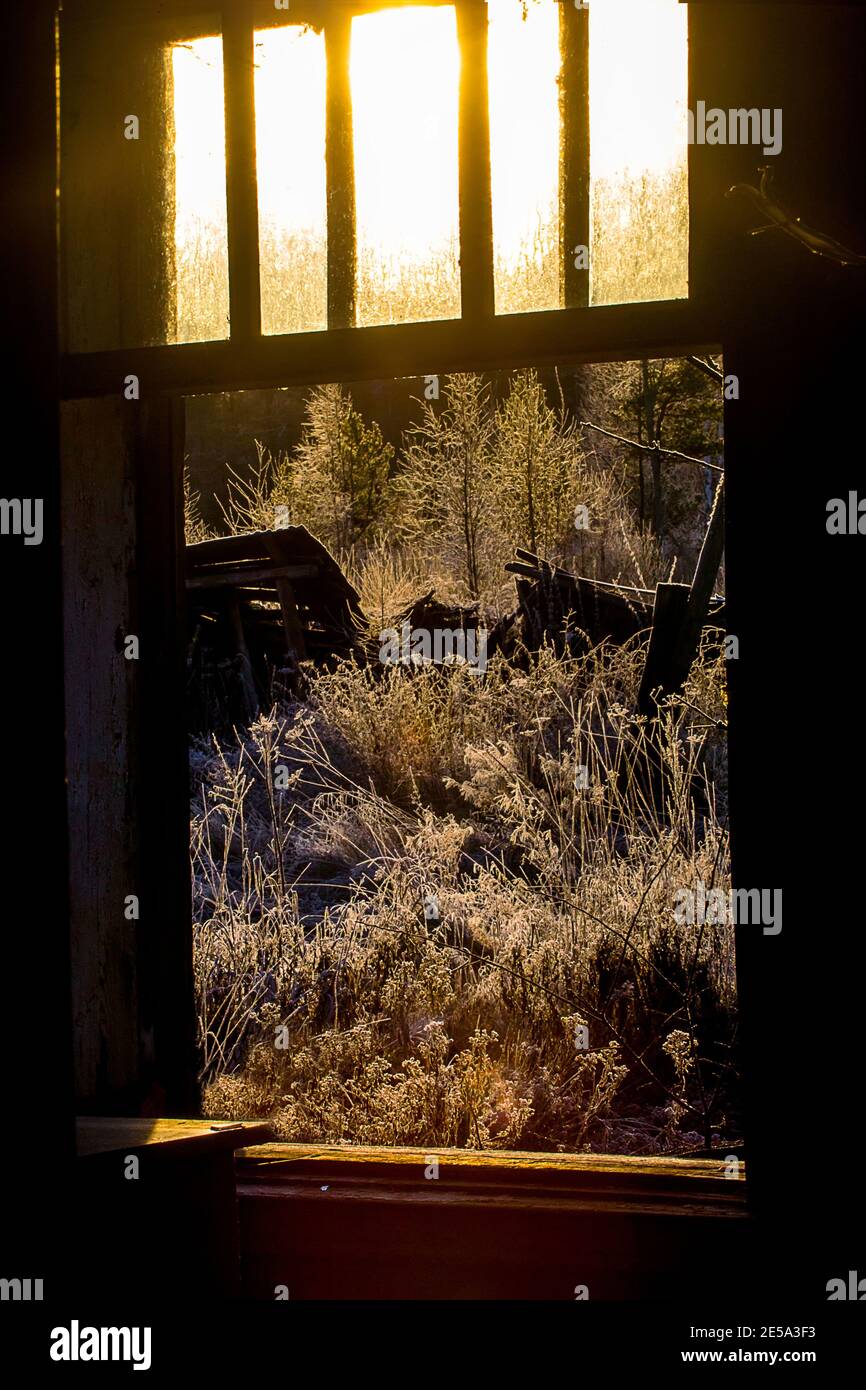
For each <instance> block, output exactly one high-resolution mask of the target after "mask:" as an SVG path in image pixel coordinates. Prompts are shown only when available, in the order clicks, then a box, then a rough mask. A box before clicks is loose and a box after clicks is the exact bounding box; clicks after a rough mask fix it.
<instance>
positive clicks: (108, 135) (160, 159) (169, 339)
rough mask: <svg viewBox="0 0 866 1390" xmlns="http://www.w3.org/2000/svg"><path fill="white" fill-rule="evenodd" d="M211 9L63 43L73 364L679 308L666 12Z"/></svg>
mask: <svg viewBox="0 0 866 1390" xmlns="http://www.w3.org/2000/svg"><path fill="white" fill-rule="evenodd" d="M226 13H227V15H228V16H229V21H228V22H227V24H226V26H225V27H224V30H223V32H222V35H220V24H219V20H218V18H217V17H215V18H214V20H213V22H212V27H208V25H207V24H206V22H205V21H203V20H199V21H197V28H196V29H195V30H193V31H192V32H186V33H183V34H180V35H178V36H177V37H174V38H172V37H171V34H172V26H171V24H170V23H169V22H168V21H164V22H162V23H161V25H159V26H148V27H146V28H142V29H141V31H140V32H134V33H133V32H132V26H133V21H131V20H130V21H128V22H127V21H124V20H118V21H116V25H117V33H116V38H117V41H118V42H122V43H124V44H126V45H127V46H128V47H129V49H130V51H133V52H135V53H136V55H137V61H138V67H137V71H136V75H135V78H134V80H132V81H130V80H129V79H128V78H127V77H126V76H125V75H123V74H124V69H123V67H122V65H120V66H119V67H118V68H117V70H112V71H109V72H107V73H106V72H105V71H103V70H102V69H99V70H98V71H97V70H96V69H94V68H93V66H92V50H91V49H90V48H89V47H88V42H89V39H92V35H89V34H88V31H87V29H86V26H85V28H84V29H83V30H82V31H81V32H79V31H78V30H77V28H76V25H75V23H74V22H72V23H70V25H69V35H70V37H69V38H68V40H67V50H68V56H67V62H66V69H65V72H64V98H65V105H64V108H63V110H64V122H63V137H62V138H63V146H64V149H63V156H64V157H63V161H62V169H63V174H62V177H63V180H64V194H65V197H64V202H63V207H64V226H63V231H64V237H63V246H64V283H65V294H66V336H67V343H68V347H69V349H70V350H71V351H75V352H79V351H81V352H87V351H94V350H96V351H98V350H104V349H111V348H119V347H133V346H138V345H141V346H146V345H151V344H157V343H187V342H202V341H216V340H219V339H222V338H225V337H228V336H232V337H233V338H235V339H237V340H243V341H248V340H249V339H250V338H251V337H252V338H258V337H259V336H261V335H262V334H263V335H265V336H284V335H289V334H303V333H308V332H312V331H319V330H322V329H325V328H327V327H330V328H342V327H360V328H364V327H374V326H378V325H397V324H408V323H416V322H424V321H428V322H429V321H435V320H444V321H454V320H457V319H461V318H462V319H464V320H465V321H470V322H478V321H480V320H489V318H490V316H491V315H492V314H494V313H495V314H496V315H497V316H500V317H501V316H505V315H510V314H519V313H526V312H529V311H533V312H545V311H554V310H556V309H559V308H563V307H565V308H580V307H589V306H604V305H614V304H626V303H631V302H652V301H672V300H676V299H685V298H687V297H688V259H689V232H688V228H689V211H688V172H687V158H686V151H687V146H686V111H685V101H686V73H687V12H686V7H685V6H683V5H680V4H678V3H677V0H594V3H593V4H592V5H591V6H590V7H589V8H588V9H578V8H576V7H573V6H572V5H568V4H565V3H562V0H459V2H458V3H456V4H453V3H451V4H445V3H428V4H426V5H425V4H405V3H392V4H383V5H381V6H370V5H368V4H364V5H360V4H358V5H355V4H350V3H346V4H343V3H338V4H332V5H322V4H317V3H314V2H313V0H310V3H307V4H304V3H299V4H297V5H293V7H292V10H291V12H290V13H291V21H292V22H289V23H286V22H283V20H284V18H288V16H285V17H284V16H283V15H282V14H281V12H275V11H274V10H273V8H272V7H267V6H264V4H263V3H255V4H248V5H241V4H238V5H237V6H232V7H230V8H229V9H228V10H227V11H226ZM245 16H246V17H245ZM175 32H176V31H175ZM104 43H105V36H104V35H103V36H102V44H104ZM98 89H101V90H98ZM109 188H111V190H112V199H113V202H114V203H116V204H117V205H118V207H119V208H120V209H121V212H122V215H121V217H120V220H119V221H116V220H115V219H113V218H110V217H106V214H105V204H104V201H103V199H102V197H101V196H100V195H101V194H103V193H105V192H106V191H107V190H108V189H109ZM94 192H96V193H97V197H96V198H95V199H94V197H93V194H94ZM145 285H147V286H148V290H147V293H146V295H145V293H144V291H143V286H145ZM121 305H122V306H123V307H122V308H121V307H120V306H121Z"/></svg>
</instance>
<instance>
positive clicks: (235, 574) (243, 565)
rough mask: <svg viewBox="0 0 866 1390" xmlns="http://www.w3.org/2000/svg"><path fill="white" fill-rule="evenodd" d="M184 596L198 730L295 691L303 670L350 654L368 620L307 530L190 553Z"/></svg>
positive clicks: (206, 544) (229, 540)
mask: <svg viewBox="0 0 866 1390" xmlns="http://www.w3.org/2000/svg"><path fill="white" fill-rule="evenodd" d="M186 594H187V631H188V646H187V673H188V695H189V700H190V718H191V722H192V725H193V727H194V728H207V727H210V726H211V725H217V724H220V723H223V722H225V721H226V720H229V721H231V720H233V719H238V718H242V717H247V718H251V717H252V716H253V715H254V714H255V713H256V712H257V710H258V709H259V708H260V706H261V705H262V704H263V703H265V702H267V701H269V700H271V699H273V698H274V697H276V696H279V695H280V694H296V693H298V691H299V689H300V679H301V677H300V663H301V662H302V661H306V660H310V661H313V662H316V663H317V664H320V663H323V662H327V661H329V660H331V659H333V658H336V657H345V656H348V655H349V653H350V651H352V650H353V648H354V647H355V646H356V644H357V642H358V639H359V635H360V631H361V628H362V626H363V621H364V620H363V615H362V613H361V605H360V600H359V598H358V594H357V592H356V590H355V589H354V588H353V587H352V585H351V584H350V583H349V581H348V579H347V578H346V576H345V575H344V574H343V571H342V570H341V569H340V566H339V565H338V564H337V562H336V560H334V558H333V556H332V555H330V554H329V552H328V551H327V550H326V549H325V547H324V546H323V545H322V543H321V541H318V540H316V538H315V536H312V535H311V534H310V532H309V531H308V530H307V529H306V527H304V526H287V527H285V528H282V529H280V530H276V531H254V532H250V533H249V534H246V535H240V536H226V537H222V538H219V539H217V540H209V541H201V542H199V543H198V544H197V545H190V546H187V549H186Z"/></svg>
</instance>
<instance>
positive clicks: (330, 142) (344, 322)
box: [325, 7, 357, 328]
mask: <svg viewBox="0 0 866 1390" xmlns="http://www.w3.org/2000/svg"><path fill="white" fill-rule="evenodd" d="M351 32H352V18H351V15H350V14H349V13H348V11H345V10H341V9H340V8H339V7H335V12H334V13H333V14H332V15H330V16H329V17H328V19H327V21H326V23H325V53H326V63H327V116H326V121H327V133H326V137H325V141H326V144H325V147H326V156H325V158H326V165H327V175H326V177H327V196H328V327H329V328H354V326H355V301H356V293H357V290H356V262H357V249H356V248H357V243H356V227H355V150H354V139H353V133H352V87H351V81H350V71H349V58H350V45H351Z"/></svg>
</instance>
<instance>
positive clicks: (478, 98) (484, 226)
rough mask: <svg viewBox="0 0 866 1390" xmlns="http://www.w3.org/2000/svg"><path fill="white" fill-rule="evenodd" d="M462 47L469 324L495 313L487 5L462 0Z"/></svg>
mask: <svg viewBox="0 0 866 1390" xmlns="http://www.w3.org/2000/svg"><path fill="white" fill-rule="evenodd" d="M457 38H458V43H459V47H460V136H459V145H460V152H459V161H458V167H459V180H460V294H461V303H462V315H463V319H464V321H469V322H477V321H479V320H484V319H490V318H492V317H493V314H494V286H493V199H492V192H491V183H490V104H489V96H488V81H487V6H486V4H484V3H483V0H458V3H457Z"/></svg>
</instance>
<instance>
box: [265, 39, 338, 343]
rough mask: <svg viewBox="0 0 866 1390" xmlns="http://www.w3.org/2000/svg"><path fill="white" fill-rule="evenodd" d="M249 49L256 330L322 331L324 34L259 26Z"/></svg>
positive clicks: (324, 285) (325, 265)
mask: <svg viewBox="0 0 866 1390" xmlns="http://www.w3.org/2000/svg"><path fill="white" fill-rule="evenodd" d="M255 54H256V72H255V93H256V97H255V100H256V168H257V172H258V184H259V257H260V275H261V294H262V332H263V333H302V332H305V331H310V330H313V329H320V328H327V326H328V261H327V251H328V243H327V186H326V180H325V38H324V34H322V33H317V32H316V31H315V30H314V29H311V28H305V27H304V26H302V25H291V26H287V27H286V28H280V29H265V30H262V31H261V32H259V33H257V34H256V47H255Z"/></svg>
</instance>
